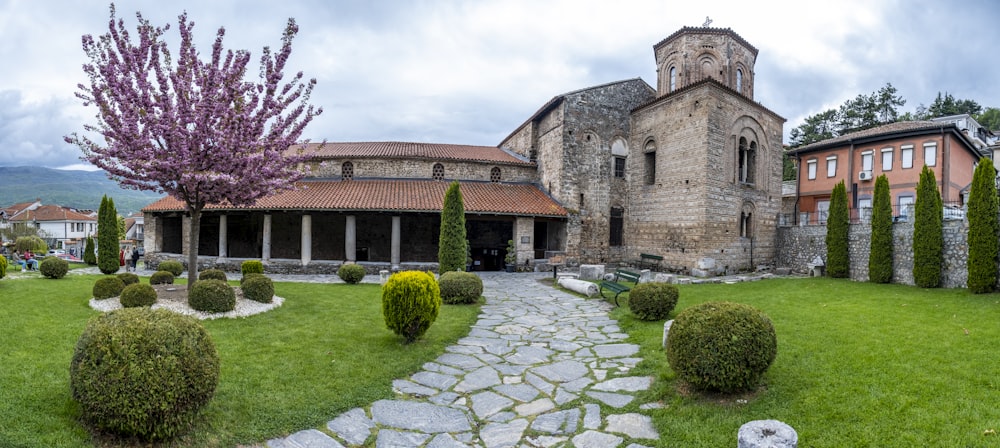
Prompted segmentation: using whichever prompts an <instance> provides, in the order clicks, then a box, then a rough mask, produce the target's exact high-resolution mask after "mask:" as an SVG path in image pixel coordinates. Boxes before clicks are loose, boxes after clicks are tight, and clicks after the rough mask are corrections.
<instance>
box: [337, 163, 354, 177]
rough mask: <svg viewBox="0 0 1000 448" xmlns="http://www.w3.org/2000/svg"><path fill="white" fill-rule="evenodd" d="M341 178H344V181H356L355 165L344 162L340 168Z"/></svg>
mask: <svg viewBox="0 0 1000 448" xmlns="http://www.w3.org/2000/svg"><path fill="white" fill-rule="evenodd" d="M340 177H342V178H344V180H351V179H354V164H353V163H351V162H344V164H343V165H341V166H340Z"/></svg>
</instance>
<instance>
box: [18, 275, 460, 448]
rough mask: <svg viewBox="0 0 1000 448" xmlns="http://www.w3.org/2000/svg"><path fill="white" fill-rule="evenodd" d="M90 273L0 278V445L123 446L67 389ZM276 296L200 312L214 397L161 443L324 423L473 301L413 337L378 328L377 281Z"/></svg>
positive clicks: (253, 436) (297, 288) (399, 371)
mask: <svg viewBox="0 0 1000 448" xmlns="http://www.w3.org/2000/svg"><path fill="white" fill-rule="evenodd" d="M97 278H98V276H94V275H72V276H67V277H65V278H63V279H59V280H51V279H44V278H40V277H39V278H30V279H18V280H12V279H4V280H0V300H2V301H3V302H2V306H0V328H3V329H4V331H3V332H2V333H0V347H3V350H0V422H3V424H0V446H2V447H87V446H94V445H95V444H96V445H97V446H124V445H127V444H126V443H120V442H116V441H114V440H113V439H109V438H107V437H97V438H92V437H91V435H90V434H89V433H88V431H87V430H86V429H85V428H84V427H83V426H81V425H80V423H78V421H77V420H76V416H77V415H78V409H77V408H76V405H75V404H74V403H73V402H72V400H71V399H70V391H69V362H70V358H71V356H72V353H73V347H74V346H75V344H76V340H77V339H78V338H79V336H80V334H81V333H82V332H83V329H84V327H85V326H86V323H87V320H88V319H90V318H91V317H93V316H96V315H97V314H98V312H97V311H94V310H92V309H91V308H90V307H89V306H88V305H87V301H88V300H89V298H90V297H91V294H90V290H91V288H92V286H93V283H94V281H95V280H96V279H97ZM275 293H276V294H277V295H279V296H282V297H284V298H285V303H284V305H283V306H281V307H280V308H277V309H275V310H273V311H270V312H267V313H264V314H260V315H256V316H251V317H247V318H244V319H217V320H206V321H203V325H204V326H205V328H206V329H207V330H208V331H209V333H211V335H212V338H213V340H214V341H215V344H216V347H217V349H218V351H219V356H220V358H221V360H222V366H221V375H220V380H219V385H218V389H217V390H216V394H215V398H214V399H213V400H212V402H211V403H210V404H209V405H208V406H207V407H206V409H205V410H204V414H203V418H202V419H201V422H200V423H199V424H198V425H197V426H196V427H195V428H194V429H193V430H192V432H191V433H189V434H187V435H186V436H183V437H182V438H180V439H178V440H175V441H174V442H172V443H170V444H163V445H162V446H171V447H173V446H177V447H181V446H203V447H232V446H236V445H238V444H248V443H260V442H264V441H265V440H267V439H270V438H273V437H278V436H282V435H286V434H289V433H292V432H295V431H299V430H302V429H306V428H314V427H322V426H324V424H325V423H326V422H327V421H328V420H330V419H331V418H333V417H335V416H336V415H338V414H340V413H341V412H343V411H346V410H349V409H351V408H353V407H358V406H362V405H367V404H370V403H371V402H373V401H376V400H379V399H382V398H389V397H392V396H393V392H392V390H391V387H392V385H391V383H392V380H393V379H396V378H403V377H406V376H407V375H409V374H412V373H413V372H416V371H418V370H419V369H420V367H421V365H422V364H423V363H424V362H426V361H430V360H432V359H433V358H435V357H436V356H437V355H438V354H440V353H442V352H443V351H444V348H445V347H446V346H448V345H450V344H451V343H453V342H454V341H456V340H457V339H458V338H460V337H462V336H464V335H465V334H467V333H468V329H469V326H470V325H471V324H472V323H473V322H474V321H475V319H476V316H477V315H478V312H479V309H478V307H477V306H452V305H448V306H444V307H442V308H441V314H440V315H439V316H438V319H437V321H436V322H435V323H434V325H432V326H431V328H430V330H429V331H428V332H427V334H426V335H425V336H424V337H423V338H422V339H421V340H418V341H417V342H415V343H414V344H411V345H408V346H406V345H402V344H401V339H400V338H399V337H397V336H396V335H394V334H393V333H391V332H390V331H389V330H387V329H385V324H384V323H383V321H382V314H381V301H380V290H379V286H378V285H344V284H305V283H275Z"/></svg>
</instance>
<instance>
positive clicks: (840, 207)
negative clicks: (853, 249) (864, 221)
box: [826, 181, 851, 278]
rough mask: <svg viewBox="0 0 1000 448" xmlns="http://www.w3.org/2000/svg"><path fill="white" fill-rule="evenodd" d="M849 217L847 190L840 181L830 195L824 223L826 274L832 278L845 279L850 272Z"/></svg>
mask: <svg viewBox="0 0 1000 448" xmlns="http://www.w3.org/2000/svg"><path fill="white" fill-rule="evenodd" d="M849 231H850V217H849V216H848V214H847V188H846V187H844V181H840V183H838V184H837V185H836V186H835V187H833V192H832V193H831V194H830V212H829V216H828V217H827V221H826V272H827V275H829V276H830V277H833V278H847V276H848V275H849V274H850V271H851V259H850V253H849V252H848V245H847V236H848V233H849Z"/></svg>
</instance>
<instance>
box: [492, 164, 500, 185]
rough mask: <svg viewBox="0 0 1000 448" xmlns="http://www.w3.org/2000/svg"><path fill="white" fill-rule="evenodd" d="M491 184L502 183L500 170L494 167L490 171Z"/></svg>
mask: <svg viewBox="0 0 1000 448" xmlns="http://www.w3.org/2000/svg"><path fill="white" fill-rule="evenodd" d="M490 182H500V168H498V167H493V169H491V170H490Z"/></svg>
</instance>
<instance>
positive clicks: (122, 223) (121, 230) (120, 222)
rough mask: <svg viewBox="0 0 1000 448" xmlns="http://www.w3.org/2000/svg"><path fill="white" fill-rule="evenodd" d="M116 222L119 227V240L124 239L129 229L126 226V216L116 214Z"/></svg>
mask: <svg viewBox="0 0 1000 448" xmlns="http://www.w3.org/2000/svg"><path fill="white" fill-rule="evenodd" d="M115 224H116V225H117V227H118V240H119V241H121V240H124V239H125V231H126V230H127V229H126V228H125V217H124V216H122V215H116V216H115Z"/></svg>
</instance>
